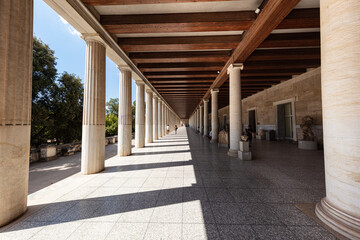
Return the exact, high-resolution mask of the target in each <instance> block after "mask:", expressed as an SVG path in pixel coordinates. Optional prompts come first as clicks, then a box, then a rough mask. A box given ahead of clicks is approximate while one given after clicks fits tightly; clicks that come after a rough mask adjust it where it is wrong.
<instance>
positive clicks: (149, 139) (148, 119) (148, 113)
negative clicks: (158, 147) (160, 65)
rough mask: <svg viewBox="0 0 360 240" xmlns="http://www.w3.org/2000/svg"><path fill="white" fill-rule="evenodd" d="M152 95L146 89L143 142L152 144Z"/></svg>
mask: <svg viewBox="0 0 360 240" xmlns="http://www.w3.org/2000/svg"><path fill="white" fill-rule="evenodd" d="M152 112H153V93H152V91H151V90H150V89H146V134H145V142H146V143H152V142H153V116H152V115H153V113H152Z"/></svg>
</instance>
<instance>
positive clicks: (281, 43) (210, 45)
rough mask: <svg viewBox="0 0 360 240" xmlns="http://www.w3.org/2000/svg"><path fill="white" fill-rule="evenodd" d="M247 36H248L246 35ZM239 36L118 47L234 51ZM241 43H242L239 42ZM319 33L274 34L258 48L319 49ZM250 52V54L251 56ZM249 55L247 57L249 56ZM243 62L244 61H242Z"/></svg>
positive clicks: (125, 42)
mask: <svg viewBox="0 0 360 240" xmlns="http://www.w3.org/2000/svg"><path fill="white" fill-rule="evenodd" d="M247 35H248V34H247ZM241 39H242V36H241V35H231V36H201V37H140V38H119V39H118V44H119V46H120V47H121V48H122V49H123V50H124V51H126V52H144V51H149V50H151V51H186V50H219V49H220V50H221V49H235V48H236V47H237V46H238V45H239V42H240V41H241ZM241 42H242V41H241ZM319 46H320V33H319V32H309V33H276V34H275V33H274V34H271V35H269V36H268V37H267V38H266V39H265V40H264V41H263V42H261V43H260V44H259V45H258V47H259V48H289V47H319ZM251 53H252V52H250V54H251ZM250 54H249V55H250ZM244 61H245V60H244Z"/></svg>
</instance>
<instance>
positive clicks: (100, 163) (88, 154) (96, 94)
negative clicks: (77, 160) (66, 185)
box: [81, 35, 106, 174]
mask: <svg viewBox="0 0 360 240" xmlns="http://www.w3.org/2000/svg"><path fill="white" fill-rule="evenodd" d="M83 38H84V40H85V41H86V62H85V80H84V82H85V84H84V106H83V126H82V144H81V173H82V174H92V173H97V172H100V171H102V170H103V169H104V167H105V89H106V88H105V69H106V66H105V54H106V48H105V45H104V44H103V43H102V41H101V39H100V37H99V36H93V35H91V36H86V35H84V36H83Z"/></svg>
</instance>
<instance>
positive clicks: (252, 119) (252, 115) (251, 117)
mask: <svg viewBox="0 0 360 240" xmlns="http://www.w3.org/2000/svg"><path fill="white" fill-rule="evenodd" d="M248 113H249V126H250V127H251V129H252V130H253V131H254V132H256V117H255V110H250V111H248Z"/></svg>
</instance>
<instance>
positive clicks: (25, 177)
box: [0, 125, 30, 234]
mask: <svg viewBox="0 0 360 240" xmlns="http://www.w3.org/2000/svg"><path fill="white" fill-rule="evenodd" d="M29 153H30V126H13V125H11V126H0V156H1V157H0V192H1V194H0V206H1V207H0V227H2V226H4V225H6V224H8V223H10V222H11V221H13V220H15V219H16V218H18V217H20V216H21V215H22V214H23V213H25V211H26V209H27V195H28V182H29ZM0 234H1V233H0Z"/></svg>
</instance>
